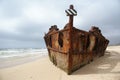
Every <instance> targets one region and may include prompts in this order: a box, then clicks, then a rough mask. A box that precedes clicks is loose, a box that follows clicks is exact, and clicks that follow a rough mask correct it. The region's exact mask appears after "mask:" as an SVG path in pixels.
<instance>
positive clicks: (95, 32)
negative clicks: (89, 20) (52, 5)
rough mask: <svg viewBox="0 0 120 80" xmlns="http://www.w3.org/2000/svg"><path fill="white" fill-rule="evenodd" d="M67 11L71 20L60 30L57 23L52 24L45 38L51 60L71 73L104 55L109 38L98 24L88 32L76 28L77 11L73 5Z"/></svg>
mask: <svg viewBox="0 0 120 80" xmlns="http://www.w3.org/2000/svg"><path fill="white" fill-rule="evenodd" d="M65 12H66V14H67V16H69V22H68V23H67V24H66V25H65V27H64V28H63V29H62V30H59V29H58V28H57V25H53V26H51V28H49V31H48V33H47V34H45V36H44V40H45V43H46V47H47V49H48V54H49V58H50V61H51V62H52V63H53V64H54V65H56V66H57V67H59V68H61V69H62V70H64V71H65V72H67V74H71V73H72V72H74V71H75V70H77V69H79V68H80V67H81V66H83V65H85V64H88V63H90V62H91V61H93V60H94V59H95V58H98V57H101V56H104V53H105V50H106V48H107V45H108V43H109V40H108V39H106V38H105V37H104V36H103V35H102V33H101V30H100V29H99V28H98V27H96V26H92V27H91V29H90V30H89V31H88V32H87V31H84V30H80V29H77V28H75V27H74V26H73V18H74V16H76V15H77V11H76V10H75V9H74V7H73V5H70V8H69V9H68V10H65Z"/></svg>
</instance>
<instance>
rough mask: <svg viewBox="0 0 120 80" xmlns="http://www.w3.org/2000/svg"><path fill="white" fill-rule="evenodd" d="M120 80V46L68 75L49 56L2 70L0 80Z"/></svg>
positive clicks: (0, 70)
mask: <svg viewBox="0 0 120 80" xmlns="http://www.w3.org/2000/svg"><path fill="white" fill-rule="evenodd" d="M88 79H89V80H120V46H109V47H108V48H107V50H106V53H105V55H104V56H103V57H100V58H98V59H96V60H94V61H93V62H91V63H90V64H87V65H85V66H84V67H82V68H80V69H79V70H77V71H75V72H73V73H72V74H71V75H67V74H66V73H65V72H64V71H62V70H61V69H59V68H57V67H56V66H54V65H53V64H52V62H50V60H49V57H48V56H44V57H41V58H38V59H37V60H33V61H31V62H27V63H24V64H20V65H15V66H12V67H8V68H3V69H0V80H88Z"/></svg>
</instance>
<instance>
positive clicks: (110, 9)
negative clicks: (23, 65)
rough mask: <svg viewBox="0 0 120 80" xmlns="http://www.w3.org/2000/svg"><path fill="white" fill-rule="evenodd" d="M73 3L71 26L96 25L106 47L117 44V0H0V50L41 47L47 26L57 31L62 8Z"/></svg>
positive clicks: (63, 18) (62, 18)
mask: <svg viewBox="0 0 120 80" xmlns="http://www.w3.org/2000/svg"><path fill="white" fill-rule="evenodd" d="M70 4H74V7H75V9H76V10H77V12H78V15H77V16H76V17H75V18H74V26H75V27H77V28H79V29H83V30H89V29H90V27H91V26H92V25H95V26H98V27H99V28H100V29H101V30H102V33H103V35H105V36H106V37H107V38H108V39H109V40H110V42H111V43H110V44H117V43H120V42H119V41H120V34H119V31H120V27H119V25H120V10H119V7H120V1H119V0H114V1H113V0H106V1H105V0H97V1H95V0H91V1H89V0H65V1H61V0H60V1H56V0H20V1H18V0H10V1H8V0H1V1H0V44H2V45H0V48H2V47H4V48H5V47H6V48H7V47H9V48H10V47H13V48H14V47H16V48H19V47H21V48H22V47H23V48H24V47H44V46H45V44H44V40H43V36H44V33H45V32H47V31H48V29H49V27H50V26H51V25H54V24H55V25H57V26H58V27H59V28H60V29H62V28H63V27H64V25H65V24H66V23H67V22H68V17H67V16H66V14H65V11H64V10H65V9H68V8H69V5H70Z"/></svg>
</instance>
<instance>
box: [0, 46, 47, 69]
mask: <svg viewBox="0 0 120 80" xmlns="http://www.w3.org/2000/svg"><path fill="white" fill-rule="evenodd" d="M47 55H48V52H47V49H32V48H30V49H0V68H5V67H10V66H14V65H18V64H22V63H25V62H30V61H34V60H36V59H39V58H42V57H44V56H47Z"/></svg>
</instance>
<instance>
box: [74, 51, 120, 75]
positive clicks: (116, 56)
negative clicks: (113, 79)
mask: <svg viewBox="0 0 120 80" xmlns="http://www.w3.org/2000/svg"><path fill="white" fill-rule="evenodd" d="M118 63H120V53H119V52H116V51H106V53H105V55H104V56H103V57H100V58H98V59H96V60H94V61H93V62H91V63H90V64H87V65H85V66H84V67H82V68H80V69H79V70H77V71H75V72H74V73H73V74H72V75H85V74H107V73H109V74H120V69H119V71H117V70H116V66H117V64H118Z"/></svg>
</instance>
